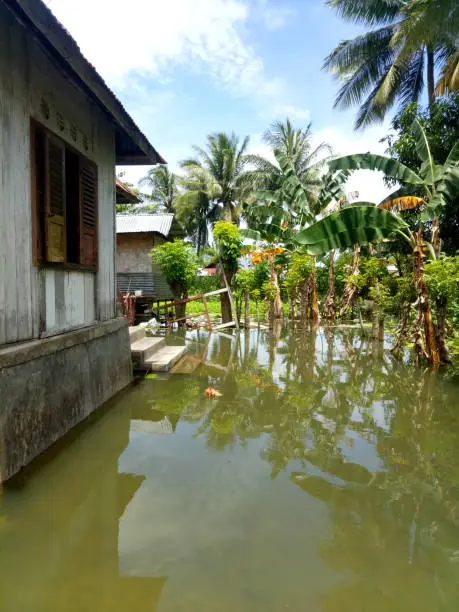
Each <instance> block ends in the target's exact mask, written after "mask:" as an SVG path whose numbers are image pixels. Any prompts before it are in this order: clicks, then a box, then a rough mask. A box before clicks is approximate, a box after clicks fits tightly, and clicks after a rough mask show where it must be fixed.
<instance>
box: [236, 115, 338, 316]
mask: <svg viewBox="0 0 459 612" xmlns="http://www.w3.org/2000/svg"><path fill="white" fill-rule="evenodd" d="M265 140H266V142H269V143H270V144H271V146H273V147H274V148H273V154H274V157H275V160H276V163H275V164H274V163H272V162H270V161H269V160H266V159H264V158H261V157H254V156H253V157H251V163H252V165H253V166H254V167H255V169H254V170H252V171H251V172H249V173H247V175H246V181H247V182H248V183H249V184H251V186H252V188H256V189H258V191H256V192H255V196H254V198H253V200H254V201H253V202H250V201H248V202H247V204H246V206H245V214H246V217H247V221H248V225H249V228H250V229H249V230H248V231H245V234H246V235H247V236H248V237H251V238H255V239H262V240H264V241H266V242H268V243H275V244H277V243H279V244H283V245H284V246H286V247H289V246H292V238H293V236H294V233H295V228H296V229H297V228H298V227H301V228H302V227H305V226H307V225H308V224H310V223H313V222H314V221H315V215H316V214H317V213H319V212H320V211H322V210H324V209H325V208H326V207H327V206H329V205H330V204H331V203H332V202H333V201H338V200H339V198H340V197H341V196H342V195H343V191H342V190H343V186H344V182H345V180H346V179H347V176H348V173H347V172H343V171H341V170H338V171H336V172H330V173H329V174H328V175H326V177H323V176H322V175H321V168H322V167H323V166H324V164H325V163H326V161H327V159H328V158H324V157H323V154H324V153H330V147H329V146H328V145H326V144H325V143H321V144H320V145H318V146H317V147H316V148H315V149H312V146H311V130H310V125H309V126H307V128H306V129H305V130H295V129H293V128H292V126H291V123H290V122H289V120H287V121H286V123H285V124H282V123H276V124H274V125H273V127H272V128H271V130H269V131H268V132H267V133H266V135H265ZM330 280H331V281H333V282H334V279H333V277H330ZM271 281H272V283H273V285H274V286H275V287H277V295H276V298H275V299H276V301H277V303H278V304H280V292H279V289H278V283H277V275H276V272H275V268H274V265H273V262H271ZM305 289H307V290H306V291H305V295H307V296H308V299H307V302H306V301H303V303H302V308H303V311H304V315H305V318H308V319H310V320H311V321H312V322H314V323H318V322H319V305H318V298H317V279H316V271H315V268H314V270H313V271H312V273H311V274H310V275H309V277H308V279H307V287H305ZM332 293H334V292H333V290H332ZM278 310H279V309H278ZM279 316H280V310H279Z"/></svg>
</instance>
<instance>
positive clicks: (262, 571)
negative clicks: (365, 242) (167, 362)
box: [0, 329, 459, 612]
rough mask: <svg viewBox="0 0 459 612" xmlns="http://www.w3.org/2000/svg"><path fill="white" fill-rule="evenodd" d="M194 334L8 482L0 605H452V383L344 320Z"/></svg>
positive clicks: (57, 610)
mask: <svg viewBox="0 0 459 612" xmlns="http://www.w3.org/2000/svg"><path fill="white" fill-rule="evenodd" d="M194 338H195V339H196V340H198V341H199V343H198V344H196V345H193V344H192V345H190V346H191V347H192V353H193V354H192V355H191V357H190V358H189V360H188V362H187V363H186V364H185V367H186V368H187V369H188V370H191V369H193V368H195V369H194V371H193V373H192V374H171V375H166V376H162V375H158V376H157V377H156V378H152V379H149V380H145V381H143V382H140V383H139V384H137V385H136V386H134V387H132V388H130V389H129V390H127V391H126V392H125V393H123V394H122V395H121V396H119V397H118V398H117V399H116V400H115V401H114V402H112V403H111V404H110V406H108V407H107V408H106V409H105V410H103V411H102V412H101V413H100V414H99V415H97V418H93V419H92V420H91V422H90V423H88V424H86V425H85V426H84V427H81V428H79V430H78V431H77V432H76V433H74V434H73V435H72V436H70V437H69V438H68V439H67V440H65V441H64V442H63V443H62V444H60V445H59V447H58V448H57V449H54V450H53V451H52V452H50V453H48V454H47V455H46V456H45V457H44V458H42V459H40V460H39V461H38V462H37V463H36V464H35V465H33V466H32V468H31V469H29V470H27V471H26V472H25V474H23V475H21V476H20V478H18V479H16V480H15V481H13V482H12V483H11V484H10V485H9V486H7V487H5V488H4V490H3V491H2V493H1V495H0V611H1V612H61V611H62V612H64V611H65V612H90V611H91V612H93V611H94V612H95V611H97V612H144V611H145V612H154V611H158V612H182V611H184V612H188V611H196V612H234V611H238V612H239V611H241V612H245V611H247V612H280V611H284V610H288V611H290V612H293V611H295V612H303V611H307V612H309V611H311V612H315V611H324V612H351V611H352V612H356V611H367V610H368V611H372V612H379V611H381V612H382V611H384V612H385V611H403V612H404V611H426V612H432V611H436V610H458V609H459V386H458V385H457V384H455V383H454V382H452V381H449V380H448V379H447V378H446V377H445V375H443V374H442V373H440V374H437V373H431V372H428V371H421V370H415V369H413V368H412V367H411V366H409V365H404V364H400V363H398V362H396V361H394V360H392V359H391V357H390V356H389V355H388V354H387V353H385V352H384V351H382V350H381V346H380V345H372V344H371V342H369V341H366V340H362V339H361V338H360V336H359V335H358V334H356V333H355V331H354V330H352V329H335V330H324V329H319V330H317V331H307V330H304V331H302V330H300V331H297V332H288V331H287V330H275V332H274V333H269V332H267V331H258V330H252V331H251V332H250V333H247V334H244V333H242V334H241V335H240V336H239V338H237V339H235V340H231V338H230V337H228V336H227V335H225V336H222V335H221V336H219V335H218V334H213V335H212V336H211V337H210V338H208V337H207V336H206V335H205V334H203V333H201V334H200V335H199V337H196V335H195V336H194ZM204 354H205V360H206V361H207V365H205V364H204V363H203V362H202V359H203V357H204ZM200 360H201V362H200ZM209 385H212V386H213V387H214V388H216V389H217V390H218V391H220V392H221V393H222V397H220V398H218V399H208V398H206V396H205V389H206V388H207V387H208V386H209Z"/></svg>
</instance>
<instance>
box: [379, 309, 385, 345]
mask: <svg viewBox="0 0 459 612" xmlns="http://www.w3.org/2000/svg"><path fill="white" fill-rule="evenodd" d="M378 339H379V340H380V341H381V342H384V317H383V316H382V315H381V316H380V317H379V334H378Z"/></svg>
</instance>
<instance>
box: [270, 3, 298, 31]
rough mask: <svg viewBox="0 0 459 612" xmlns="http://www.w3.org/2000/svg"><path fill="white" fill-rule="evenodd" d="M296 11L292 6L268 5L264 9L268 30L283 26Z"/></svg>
mask: <svg viewBox="0 0 459 612" xmlns="http://www.w3.org/2000/svg"><path fill="white" fill-rule="evenodd" d="M295 14H296V11H295V10H294V9H292V8H290V7H287V6H284V7H274V6H272V7H267V8H266V9H264V11H263V19H264V22H265V25H266V27H267V28H268V30H278V29H279V28H282V27H283V26H284V25H285V24H286V23H287V22H288V21H289V20H290V19H291V18H292V17H293V16H294V15H295Z"/></svg>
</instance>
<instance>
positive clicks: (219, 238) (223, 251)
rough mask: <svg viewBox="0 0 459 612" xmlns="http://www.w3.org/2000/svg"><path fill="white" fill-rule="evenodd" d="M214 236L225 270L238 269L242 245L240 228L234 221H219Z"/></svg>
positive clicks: (215, 226)
mask: <svg viewBox="0 0 459 612" xmlns="http://www.w3.org/2000/svg"><path fill="white" fill-rule="evenodd" d="M214 238H215V242H216V244H217V248H218V254H219V256H220V259H221V260H222V264H223V267H224V268H225V270H230V271H235V270H237V267H238V260H239V257H240V254H241V247H242V236H241V233H240V231H239V228H238V227H237V226H236V225H234V223H227V222H226V221H217V223H216V224H215V225H214Z"/></svg>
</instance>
